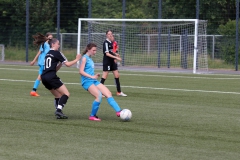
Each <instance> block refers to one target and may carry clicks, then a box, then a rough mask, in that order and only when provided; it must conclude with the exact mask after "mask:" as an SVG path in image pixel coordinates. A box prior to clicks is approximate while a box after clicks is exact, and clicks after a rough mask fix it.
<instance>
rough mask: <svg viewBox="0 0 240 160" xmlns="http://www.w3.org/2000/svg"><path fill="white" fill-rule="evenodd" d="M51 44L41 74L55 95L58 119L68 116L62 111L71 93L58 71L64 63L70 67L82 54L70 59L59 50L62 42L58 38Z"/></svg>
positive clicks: (46, 85)
mask: <svg viewBox="0 0 240 160" xmlns="http://www.w3.org/2000/svg"><path fill="white" fill-rule="evenodd" d="M49 44H50V46H51V49H50V51H49V52H48V53H47V54H46V56H45V67H44V70H43V73H42V75H41V78H42V83H43V85H44V86H45V87H46V88H47V89H48V90H49V91H50V92H51V93H52V94H53V95H54V97H55V107H56V112H55V116H56V117H57V119H67V118H68V117H67V116H66V115H64V114H63V113H62V109H63V107H64V105H65V104H66V103H67V100H68V97H69V95H70V93H69V91H68V89H67V87H66V86H65V85H64V84H63V83H62V81H61V80H60V78H59V77H58V76H57V71H58V70H59V69H60V68H61V67H62V64H65V65H66V66H67V67H70V66H72V65H74V64H75V63H77V62H78V61H79V60H80V58H81V54H77V55H76V59H75V60H73V61H68V60H67V58H66V57H65V56H64V55H63V54H62V53H61V52H59V51H58V49H59V47H60V44H59V41H58V40H57V39H56V38H53V39H52V40H50V41H49Z"/></svg>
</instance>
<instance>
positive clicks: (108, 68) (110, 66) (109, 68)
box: [103, 62, 118, 71]
mask: <svg viewBox="0 0 240 160" xmlns="http://www.w3.org/2000/svg"><path fill="white" fill-rule="evenodd" d="M116 70H118V66H117V63H115V62H112V63H108V64H103V71H116Z"/></svg>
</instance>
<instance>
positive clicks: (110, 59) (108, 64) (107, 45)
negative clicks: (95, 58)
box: [101, 30, 127, 97]
mask: <svg viewBox="0 0 240 160" xmlns="http://www.w3.org/2000/svg"><path fill="white" fill-rule="evenodd" d="M106 37H107V38H106V40H105V41H104V42H103V74H102V78H101V83H102V84H104V82H105V80H106V79H107V77H108V73H109V71H112V73H113V75H114V78H115V84H116V88H117V96H123V97H126V96H127V95H126V94H124V93H123V92H122V91H121V87H120V81H119V72H118V66H117V63H116V62H115V59H116V60H119V61H121V60H122V59H121V58H120V56H119V54H118V53H114V52H113V44H112V41H114V38H113V34H112V31H110V30H108V31H107V32H106Z"/></svg>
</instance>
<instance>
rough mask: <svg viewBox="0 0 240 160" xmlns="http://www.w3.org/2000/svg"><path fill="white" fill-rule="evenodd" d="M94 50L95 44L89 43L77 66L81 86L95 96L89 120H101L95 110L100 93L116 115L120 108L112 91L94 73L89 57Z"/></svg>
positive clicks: (95, 49)
mask: <svg viewBox="0 0 240 160" xmlns="http://www.w3.org/2000/svg"><path fill="white" fill-rule="evenodd" d="M96 52H97V45H96V44H94V43H89V44H88V45H87V47H86V49H85V51H84V52H83V54H82V58H81V61H80V67H79V73H80V75H81V83H82V87H83V88H84V89H85V90H87V91H88V92H89V93H90V94H91V95H93V96H94V97H95V100H94V101H93V103H92V111H91V114H90V116H89V120H91V121H101V119H100V118H98V117H97V112H98V109H99V106H100V103H101V101H102V94H103V95H105V97H106V98H107V101H108V104H109V105H110V106H111V107H112V108H113V109H114V110H115V112H116V115H117V116H118V117H119V116H120V112H121V108H120V107H119V105H118V104H117V102H116V101H115V100H114V98H113V97H112V93H111V92H110V91H109V89H108V88H107V87H106V86H104V85H103V84H102V83H100V82H99V81H98V80H97V79H98V78H99V76H100V74H99V73H97V74H95V73H94V62H93V60H92V58H91V57H92V56H94V55H95V54H96ZM118 60H121V58H120V57H119V59H118Z"/></svg>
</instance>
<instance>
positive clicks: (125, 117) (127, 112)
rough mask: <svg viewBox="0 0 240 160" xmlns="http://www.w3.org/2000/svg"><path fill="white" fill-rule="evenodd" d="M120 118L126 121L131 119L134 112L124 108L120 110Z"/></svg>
mask: <svg viewBox="0 0 240 160" xmlns="http://www.w3.org/2000/svg"><path fill="white" fill-rule="evenodd" d="M120 118H121V119H122V120H124V121H129V120H130V119H131V118H132V112H131V111H130V110H129V109H123V110H122V111H121V112H120Z"/></svg>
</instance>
